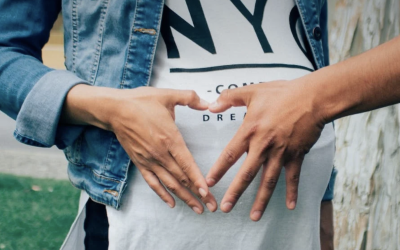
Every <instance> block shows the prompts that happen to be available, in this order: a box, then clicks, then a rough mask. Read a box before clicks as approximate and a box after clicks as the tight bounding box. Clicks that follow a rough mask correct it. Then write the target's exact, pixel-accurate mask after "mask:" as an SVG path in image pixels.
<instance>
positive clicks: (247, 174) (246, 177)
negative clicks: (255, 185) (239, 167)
mask: <svg viewBox="0 0 400 250" xmlns="http://www.w3.org/2000/svg"><path fill="white" fill-rule="evenodd" d="M255 176H256V172H254V171H252V170H245V171H244V172H243V173H242V175H241V180H242V181H243V182H246V183H250V182H251V181H252V180H253V179H254V177H255Z"/></svg>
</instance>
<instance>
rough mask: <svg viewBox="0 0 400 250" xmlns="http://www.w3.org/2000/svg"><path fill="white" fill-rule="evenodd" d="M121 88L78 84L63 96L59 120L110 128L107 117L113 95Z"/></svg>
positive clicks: (109, 116) (110, 115)
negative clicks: (63, 100)
mask: <svg viewBox="0 0 400 250" xmlns="http://www.w3.org/2000/svg"><path fill="white" fill-rule="evenodd" d="M120 91H121V90H117V89H112V88H104V87H95V86H90V85H86V84H79V85H76V86H75V87H73V88H72V89H71V90H70V91H69V92H68V95H67V97H66V98H65V102H64V106H63V111H62V114H61V120H60V122H61V123H63V124H75V125H93V126H96V127H99V128H102V129H106V130H111V128H110V125H109V124H110V122H109V119H110V118H111V117H112V113H110V112H109V110H112V106H113V104H114V103H115V102H113V101H114V100H115V97H116V96H118V92H120Z"/></svg>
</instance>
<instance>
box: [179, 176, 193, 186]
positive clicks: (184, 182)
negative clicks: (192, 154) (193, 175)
mask: <svg viewBox="0 0 400 250" xmlns="http://www.w3.org/2000/svg"><path fill="white" fill-rule="evenodd" d="M179 182H180V183H181V184H182V186H184V187H186V188H190V186H191V184H190V181H189V179H188V178H186V176H182V177H180V178H179Z"/></svg>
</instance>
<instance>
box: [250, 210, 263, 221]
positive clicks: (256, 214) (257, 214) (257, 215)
mask: <svg viewBox="0 0 400 250" xmlns="http://www.w3.org/2000/svg"><path fill="white" fill-rule="evenodd" d="M250 217H251V219H252V220H254V221H258V220H260V218H261V212H260V211H254V212H253V213H251V216H250Z"/></svg>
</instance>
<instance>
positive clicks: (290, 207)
mask: <svg viewBox="0 0 400 250" xmlns="http://www.w3.org/2000/svg"><path fill="white" fill-rule="evenodd" d="M295 208H296V202H295V201H291V202H290V204H289V209H295Z"/></svg>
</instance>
